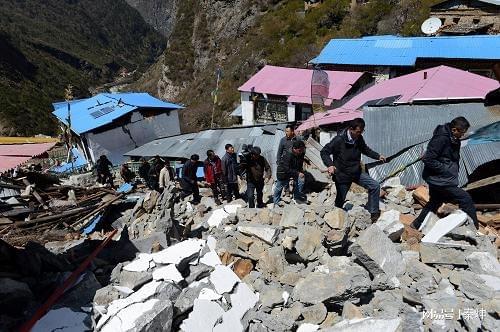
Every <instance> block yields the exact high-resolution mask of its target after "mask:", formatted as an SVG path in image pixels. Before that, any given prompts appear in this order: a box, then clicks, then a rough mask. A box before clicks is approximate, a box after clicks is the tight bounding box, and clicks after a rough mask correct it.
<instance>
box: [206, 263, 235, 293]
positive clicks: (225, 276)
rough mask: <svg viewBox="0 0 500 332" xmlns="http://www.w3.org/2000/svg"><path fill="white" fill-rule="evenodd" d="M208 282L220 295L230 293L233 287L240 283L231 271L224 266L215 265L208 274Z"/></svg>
mask: <svg viewBox="0 0 500 332" xmlns="http://www.w3.org/2000/svg"><path fill="white" fill-rule="evenodd" d="M209 280H210V282H211V283H212V284H213V285H214V287H215V290H216V292H217V293H219V294H220V295H222V294H224V293H227V292H230V291H231V290H232V289H233V288H234V285H235V284H236V283H238V282H240V278H238V276H237V275H236V274H235V273H234V272H233V270H231V269H230V268H229V267H227V266H224V265H217V266H216V267H215V269H214V271H213V272H212V273H211V274H210V277H209Z"/></svg>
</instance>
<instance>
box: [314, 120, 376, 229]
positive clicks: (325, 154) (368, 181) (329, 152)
mask: <svg viewBox="0 0 500 332" xmlns="http://www.w3.org/2000/svg"><path fill="white" fill-rule="evenodd" d="M364 130H365V121H364V120H363V119H361V118H356V119H354V120H352V121H351V123H350V124H349V127H348V128H346V129H344V130H342V131H340V132H339V133H338V135H337V136H335V137H334V138H333V139H332V140H331V141H330V143H328V144H327V145H325V146H324V147H323V149H321V159H323V163H324V164H325V165H326V166H327V167H328V173H330V174H331V175H332V176H333V178H334V181H335V187H336V188H337V196H336V197H335V206H336V207H339V208H342V207H343V206H344V202H345V198H346V196H347V192H348V191H349V188H350V187H351V184H352V183H353V182H354V183H357V184H359V185H360V186H362V187H363V188H366V189H367V190H368V203H367V204H366V209H367V210H368V212H370V214H371V220H372V221H376V220H377V219H378V218H379V217H380V208H379V197H380V185H379V183H378V182H377V181H375V180H374V179H372V178H371V177H370V175H368V173H366V172H362V170H361V154H364V155H366V156H368V157H370V158H372V159H376V160H382V161H385V157H384V156H382V155H380V154H378V153H377V152H374V151H373V150H372V149H370V148H369V147H368V145H366V143H365V140H364V139H363V135H362V133H363V131H364Z"/></svg>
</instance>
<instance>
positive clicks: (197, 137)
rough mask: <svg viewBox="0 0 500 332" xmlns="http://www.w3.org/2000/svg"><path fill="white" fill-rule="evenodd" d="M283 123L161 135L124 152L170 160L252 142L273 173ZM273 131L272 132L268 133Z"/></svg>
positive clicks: (240, 146) (274, 171)
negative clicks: (227, 145)
mask: <svg viewBox="0 0 500 332" xmlns="http://www.w3.org/2000/svg"><path fill="white" fill-rule="evenodd" d="M282 127H283V125H265V126H253V127H235V128H226V129H209V130H204V131H201V132H198V133H192V134H185V135H177V136H172V137H167V138H161V139H158V140H155V141H153V142H150V143H147V144H144V145H143V146H141V147H139V148H137V149H134V150H132V151H129V152H127V153H126V154H125V155H127V156H133V157H153V156H155V155H159V156H162V157H167V158H172V159H187V158H189V157H190V156H191V155H193V154H198V155H199V156H200V159H204V158H206V152H207V150H210V149H211V150H214V151H215V153H216V154H218V155H219V156H220V157H222V156H223V155H224V153H225V148H224V147H225V145H226V144H228V143H230V144H232V145H233V146H234V149H235V151H236V152H241V150H242V145H243V144H247V145H248V144H252V145H253V146H258V147H260V148H261V150H262V155H263V156H264V157H265V158H266V159H267V161H268V162H269V164H270V165H271V167H272V169H273V174H276V153H277V151H278V145H279V141H280V139H281V138H282V137H284V136H285V133H284V131H283V130H282V129H280V128H282ZM272 132H274V133H272Z"/></svg>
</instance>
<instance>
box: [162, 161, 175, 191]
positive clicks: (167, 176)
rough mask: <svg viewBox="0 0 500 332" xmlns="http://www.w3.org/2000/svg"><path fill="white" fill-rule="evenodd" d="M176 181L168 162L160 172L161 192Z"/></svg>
mask: <svg viewBox="0 0 500 332" xmlns="http://www.w3.org/2000/svg"><path fill="white" fill-rule="evenodd" d="M173 180H174V176H173V174H172V171H171V170H170V166H169V164H168V162H166V163H165V164H164V165H163V167H162V169H161V171H160V177H159V179H158V186H159V188H160V191H163V190H164V189H165V188H167V187H168V185H169V184H170V183H171V182H172V181H173Z"/></svg>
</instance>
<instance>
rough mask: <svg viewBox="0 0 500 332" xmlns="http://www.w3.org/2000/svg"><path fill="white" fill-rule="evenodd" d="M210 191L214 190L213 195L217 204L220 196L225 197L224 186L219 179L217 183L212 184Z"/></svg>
mask: <svg viewBox="0 0 500 332" xmlns="http://www.w3.org/2000/svg"><path fill="white" fill-rule="evenodd" d="M210 189H212V194H213V196H214V200H215V201H216V202H217V201H219V195H221V197H222V198H224V197H225V194H224V185H223V183H222V181H221V180H218V179H217V180H215V183H210Z"/></svg>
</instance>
